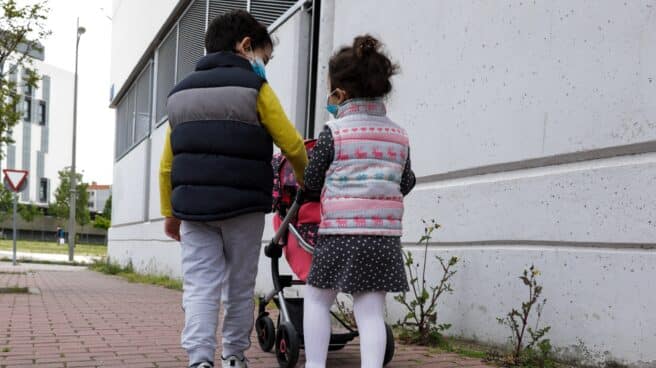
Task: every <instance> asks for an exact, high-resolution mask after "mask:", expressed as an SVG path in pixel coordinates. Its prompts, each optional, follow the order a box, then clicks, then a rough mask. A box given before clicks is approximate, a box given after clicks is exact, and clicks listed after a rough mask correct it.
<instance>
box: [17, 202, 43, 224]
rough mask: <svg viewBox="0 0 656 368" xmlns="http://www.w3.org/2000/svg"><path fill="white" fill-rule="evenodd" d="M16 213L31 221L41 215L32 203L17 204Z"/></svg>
mask: <svg viewBox="0 0 656 368" xmlns="http://www.w3.org/2000/svg"><path fill="white" fill-rule="evenodd" d="M18 214H19V215H20V217H21V218H22V219H23V220H25V221H27V222H32V221H34V219H36V218H37V217H39V216H41V215H42V213H41V210H40V209H39V207H37V206H35V205H34V203H30V204H20V205H18Z"/></svg>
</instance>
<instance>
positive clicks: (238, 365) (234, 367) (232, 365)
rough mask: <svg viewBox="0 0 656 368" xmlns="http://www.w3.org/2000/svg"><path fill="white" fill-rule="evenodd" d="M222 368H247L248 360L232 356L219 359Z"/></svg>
mask: <svg viewBox="0 0 656 368" xmlns="http://www.w3.org/2000/svg"><path fill="white" fill-rule="evenodd" d="M221 367H222V368H248V360H246V358H242V359H239V358H237V357H236V356H234V355H231V356H229V357H227V358H224V357H223V356H222V357H221Z"/></svg>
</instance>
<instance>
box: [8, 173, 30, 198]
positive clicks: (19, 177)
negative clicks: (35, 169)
mask: <svg viewBox="0 0 656 368" xmlns="http://www.w3.org/2000/svg"><path fill="white" fill-rule="evenodd" d="M2 172H3V173H4V174H5V179H7V183H8V184H9V186H10V187H11V189H12V190H13V191H14V192H20V191H21V190H22V189H23V184H25V179H27V174H28V173H29V172H28V171H27V170H12V169H5V170H2Z"/></svg>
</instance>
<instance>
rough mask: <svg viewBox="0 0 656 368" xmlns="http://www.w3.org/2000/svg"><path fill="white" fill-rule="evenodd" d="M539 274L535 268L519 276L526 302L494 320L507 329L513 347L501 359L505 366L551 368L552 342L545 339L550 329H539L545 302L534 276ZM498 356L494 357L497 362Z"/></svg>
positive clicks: (540, 287) (548, 327)
mask: <svg viewBox="0 0 656 368" xmlns="http://www.w3.org/2000/svg"><path fill="white" fill-rule="evenodd" d="M539 275H540V271H539V270H538V269H537V268H535V266H534V265H531V267H530V268H529V269H528V270H524V272H523V274H522V275H521V276H520V277H519V279H520V280H522V282H523V283H524V285H526V287H527V288H528V300H526V301H524V302H522V306H521V308H520V309H519V310H517V309H515V308H513V309H512V310H511V311H510V312H509V313H508V314H507V315H506V316H505V317H503V318H497V321H498V322H499V324H502V325H505V326H507V327H508V328H509V329H510V331H511V335H510V337H509V340H510V343H511V345H512V352H511V354H510V355H508V356H506V357H505V358H503V357H502V358H501V360H502V361H503V362H504V363H505V364H508V365H512V366H520V367H540V368H549V367H554V366H555V363H554V361H553V357H552V355H553V348H552V346H551V341H550V340H549V339H547V338H545V336H546V335H547V333H548V332H549V330H550V329H551V327H550V326H546V327H540V318H541V317H542V311H543V309H544V306H545V304H546V303H547V299H546V298H545V299H542V300H540V296H541V295H542V285H539V284H538V281H537V277H538V276H539ZM533 310H535V312H536V314H537V316H536V320H535V325H534V327H530V326H529V323H530V317H531V311H533ZM500 356H501V355H500V354H497V356H496V359H493V360H499V357H500Z"/></svg>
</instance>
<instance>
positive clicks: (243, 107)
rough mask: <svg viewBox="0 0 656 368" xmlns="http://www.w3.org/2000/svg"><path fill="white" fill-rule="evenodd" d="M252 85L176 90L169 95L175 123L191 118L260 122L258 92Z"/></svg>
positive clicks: (191, 119)
mask: <svg viewBox="0 0 656 368" xmlns="http://www.w3.org/2000/svg"><path fill="white" fill-rule="evenodd" d="M258 93H259V91H258V90H256V89H253V88H248V87H236V86H228V87H210V88H192V89H186V90H182V91H179V92H176V93H174V94H172V95H171V96H170V97H169V99H168V104H167V108H168V112H169V121H170V122H171V127H172V128H175V126H176V125H178V124H180V123H184V122H188V121H204V120H233V121H240V122H244V123H247V124H254V125H259V124H260V123H259V118H258V115H257V96H258Z"/></svg>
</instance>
